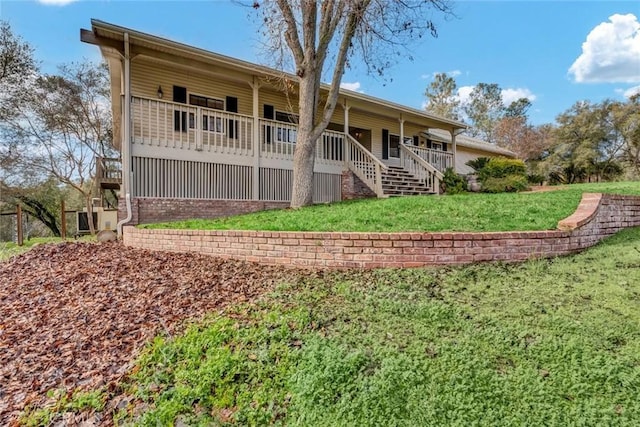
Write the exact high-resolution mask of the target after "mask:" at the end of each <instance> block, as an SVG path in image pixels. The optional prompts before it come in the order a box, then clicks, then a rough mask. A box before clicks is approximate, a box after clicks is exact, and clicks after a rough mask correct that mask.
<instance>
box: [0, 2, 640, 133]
mask: <svg viewBox="0 0 640 427" xmlns="http://www.w3.org/2000/svg"><path fill="white" fill-rule="evenodd" d="M237 3H238V2H231V1H225V0H217V1H204V0H202V1H126V0H29V1H28V0H0V19H1V20H4V21H8V22H9V24H10V25H11V28H12V30H13V32H14V33H15V34H17V35H19V36H20V37H22V38H23V40H25V41H27V42H28V43H30V44H31V45H32V46H33V47H34V48H35V57H36V59H38V60H39V61H40V64H41V69H42V71H43V72H46V73H54V72H55V71H56V67H57V66H59V65H60V64H63V63H68V62H72V61H81V60H83V59H90V60H96V61H97V60H99V59H100V53H99V49H98V48H97V47H95V46H91V45H87V44H84V43H82V42H80V29H81V28H85V29H90V28H91V19H92V18H96V19H100V20H103V21H106V22H109V23H113V24H116V25H121V26H124V27H128V28H131V29H134V30H137V31H142V32H146V33H149V34H153V35H156V36H161V37H165V38H168V39H171V40H175V41H178V42H181V43H186V44H189V45H192V46H196V47H199V48H203V49H207V50H210V51H214V52H217V53H221V54H224V55H229V56H233V57H236V58H239V59H243V60H246V61H250V62H255V63H260V64H264V65H272V64H269V58H266V57H265V56H264V55H263V54H261V52H263V46H262V44H261V39H260V36H259V25H260V23H259V21H258V20H257V19H256V16H255V13H254V12H253V10H252V9H251V8H247V7H243V6H240V5H238V4H237ZM453 5H454V13H455V16H448V17H444V16H442V15H439V14H434V15H433V16H431V17H430V18H431V19H432V20H433V21H434V23H435V24H436V26H437V29H438V37H437V38H432V37H425V38H423V39H421V40H419V41H417V42H416V43H414V44H412V45H410V46H407V47H406V50H405V52H404V53H403V56H406V58H404V59H402V58H401V59H400V60H399V61H398V62H397V63H396V64H393V66H392V67H391V68H389V69H388V70H387V71H386V78H384V79H381V78H378V77H374V76H370V75H368V74H367V73H366V69H365V68H364V67H363V66H358V64H357V61H356V62H354V64H355V66H354V67H353V68H352V69H349V70H348V71H347V72H346V73H345V75H344V77H343V86H344V87H347V88H349V89H352V90H357V91H361V92H363V93H366V94H368V95H372V96H376V97H379V98H383V99H386V100H389V101H393V102H397V103H400V104H403V105H407V106H410V107H414V108H423V107H424V105H425V102H426V98H425V96H424V91H425V88H426V87H427V86H428V84H429V83H430V82H431V81H432V79H433V75H434V73H438V72H446V73H449V74H450V75H451V76H453V77H454V78H455V80H456V82H457V84H458V87H459V92H458V93H459V97H460V98H461V99H463V100H464V99H465V97H467V96H468V94H469V93H470V92H471V90H472V88H473V86H474V85H476V84H478V83H480V82H483V83H497V84H498V85H499V86H500V87H501V88H502V90H503V92H502V94H503V100H504V101H505V103H508V102H510V101H513V100H515V99H517V98H520V97H527V98H529V99H530V101H532V108H531V110H530V111H529V117H530V120H531V122H532V123H533V124H543V123H552V122H554V120H555V118H556V117H557V116H558V115H559V114H560V113H562V112H563V111H565V110H567V109H568V108H570V107H571V106H572V105H573V104H574V103H575V102H577V101H582V100H589V101H592V102H600V101H602V100H604V99H607V98H610V99H616V100H625V99H626V98H627V97H629V96H630V95H631V94H633V93H635V92H640V1H589V0H583V1H563V0H556V1H519V0H512V1H457V2H454V3H453ZM410 57H411V58H412V59H411V58H410Z"/></svg>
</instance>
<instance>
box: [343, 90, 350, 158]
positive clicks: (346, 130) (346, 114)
mask: <svg viewBox="0 0 640 427" xmlns="http://www.w3.org/2000/svg"><path fill="white" fill-rule="evenodd" d="M342 108H343V109H344V138H345V141H344V143H343V144H342V161H343V168H344V169H346V162H347V161H348V159H347V139H349V136H348V135H349V110H350V109H351V106H350V105H349V104H348V103H347V99H346V98H345V100H344V103H343V104H342Z"/></svg>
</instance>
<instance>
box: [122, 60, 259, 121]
mask: <svg viewBox="0 0 640 427" xmlns="http://www.w3.org/2000/svg"><path fill="white" fill-rule="evenodd" d="M131 64H132V65H131V92H132V95H134V96H144V97H148V98H157V97H158V86H162V91H163V93H164V96H163V97H162V99H164V100H167V101H171V100H173V86H174V85H175V86H182V87H186V88H187V92H188V93H194V94H198V95H204V96H207V97H210V98H217V99H222V100H224V99H226V97H227V96H232V97H235V98H238V113H240V114H246V115H251V114H252V112H253V107H252V106H253V92H252V90H251V87H250V86H249V83H248V82H247V83H238V82H233V81H229V80H227V81H224V80H221V78H220V77H213V76H209V75H207V74H205V73H200V72H198V71H197V70H189V71H185V69H182V68H179V67H171V66H170V65H169V64H166V63H164V62H163V63H157V62H154V61H152V60H150V59H148V58H144V57H138V58H135V59H134V60H133V61H132V63H131Z"/></svg>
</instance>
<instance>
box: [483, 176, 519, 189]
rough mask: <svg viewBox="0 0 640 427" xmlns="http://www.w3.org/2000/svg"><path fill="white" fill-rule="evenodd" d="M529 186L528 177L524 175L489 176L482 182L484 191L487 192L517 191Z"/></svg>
mask: <svg viewBox="0 0 640 427" xmlns="http://www.w3.org/2000/svg"><path fill="white" fill-rule="evenodd" d="M528 188H529V185H528V182H527V177H526V176H522V175H507V176H505V177H503V178H487V179H485V180H484V181H483V182H482V191H484V192H485V193H515V192H518V191H524V190H526V189H528Z"/></svg>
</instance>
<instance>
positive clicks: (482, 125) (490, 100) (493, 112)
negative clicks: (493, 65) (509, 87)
mask: <svg viewBox="0 0 640 427" xmlns="http://www.w3.org/2000/svg"><path fill="white" fill-rule="evenodd" d="M462 109H463V111H464V113H465V115H466V116H467V117H468V118H469V120H471V122H472V127H471V129H469V133H470V134H471V136H473V137H476V138H480V139H483V140H485V141H487V142H492V143H493V142H495V141H494V137H493V134H494V128H495V126H496V123H497V122H498V120H499V119H500V118H502V116H503V113H504V105H503V103H502V90H501V89H500V86H498V85H497V84H496V83H478V84H477V85H476V86H475V87H474V88H473V90H472V91H471V94H470V95H469V101H468V102H467V103H465V104H464V105H463V107H462Z"/></svg>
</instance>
